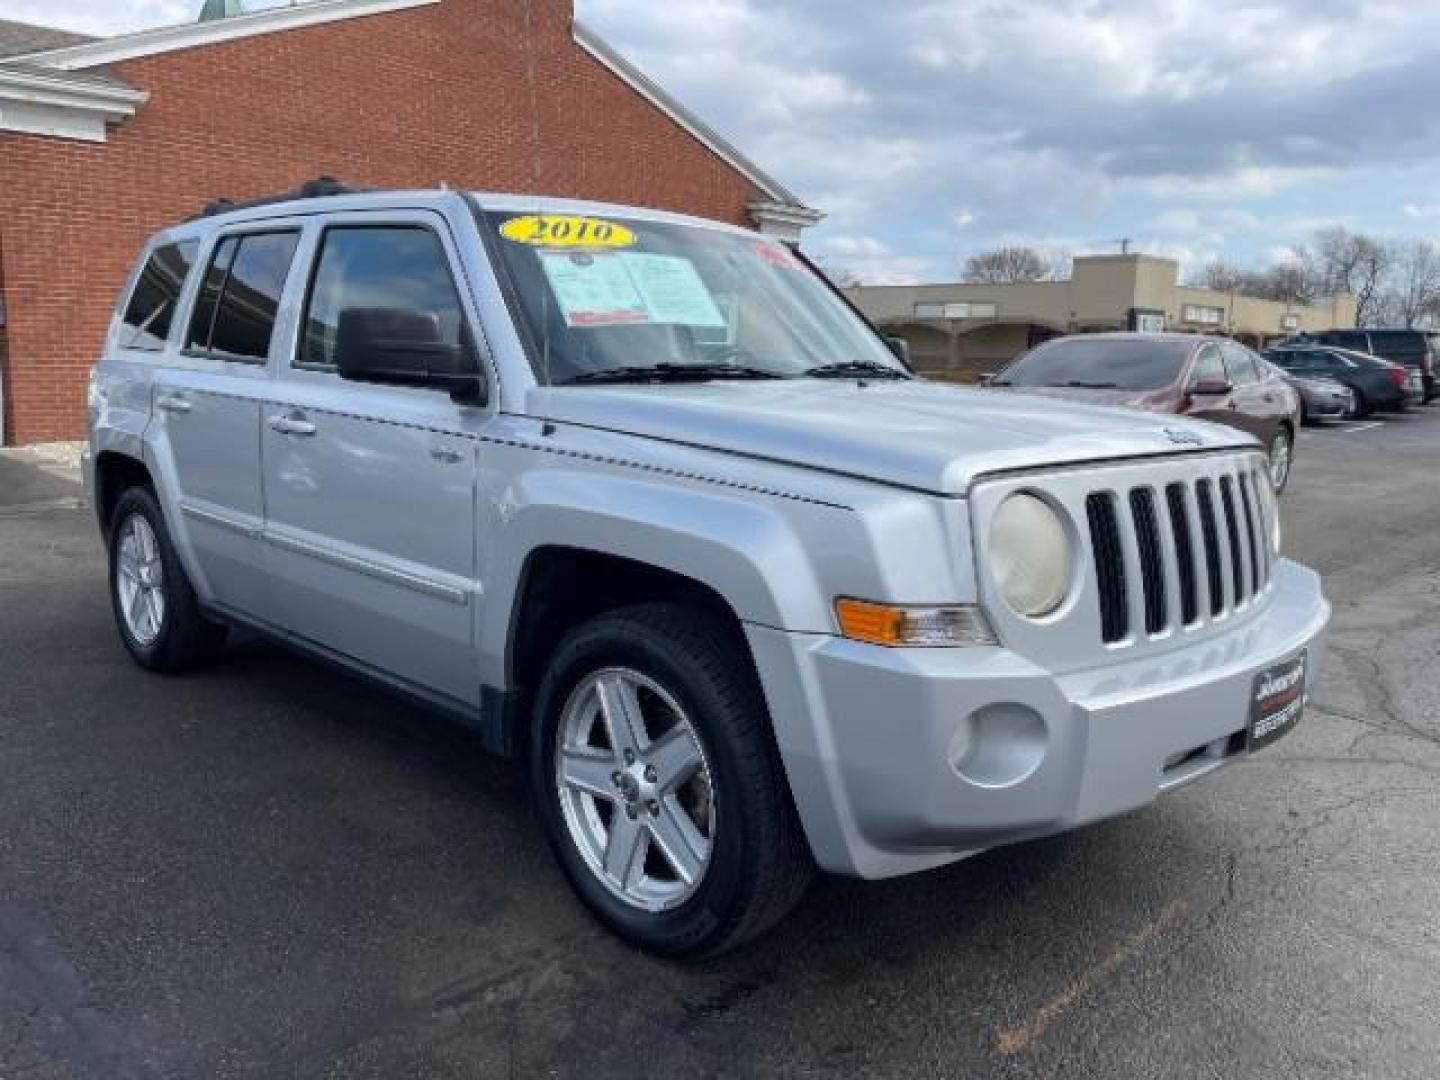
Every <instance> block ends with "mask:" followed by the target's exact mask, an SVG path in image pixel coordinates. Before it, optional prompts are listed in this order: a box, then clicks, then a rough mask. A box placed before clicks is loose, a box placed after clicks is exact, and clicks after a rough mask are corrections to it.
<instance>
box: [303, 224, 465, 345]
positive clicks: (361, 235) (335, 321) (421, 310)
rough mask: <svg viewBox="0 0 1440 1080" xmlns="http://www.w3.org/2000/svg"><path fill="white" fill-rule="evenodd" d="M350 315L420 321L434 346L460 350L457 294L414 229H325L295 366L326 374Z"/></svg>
mask: <svg viewBox="0 0 1440 1080" xmlns="http://www.w3.org/2000/svg"><path fill="white" fill-rule="evenodd" d="M351 308H370V309H381V310H386V311H404V312H407V313H410V314H420V315H424V316H425V317H426V318H427V320H428V321H429V322H430V323H431V324H432V325H434V326H435V327H437V328H438V334H439V336H438V337H437V338H436V339H435V341H436V343H437V344H442V345H463V344H465V342H466V340H467V338H466V330H465V318H464V314H463V312H462V310H461V307H460V294H459V291H458V290H457V289H456V287H455V278H454V276H453V275H452V274H451V273H450V264H449V261H448V259H447V258H446V256H445V248H444V247H443V246H442V245H441V243H440V238H439V237H438V236H436V235H435V233H434V232H432V231H431V230H429V229H427V228H423V227H421V226H406V225H394V226H374V225H360V226H353V227H352V226H343V225H341V226H332V227H331V228H329V229H327V230H326V231H325V237H324V239H323V241H322V242H321V247H320V256H319V259H318V261H317V262H316V265H315V276H314V279H313V281H312V282H311V285H310V299H309V302H308V303H307V305H306V310H305V322H304V327H305V333H304V337H303V338H302V339H301V342H300V355H299V357H298V363H299V364H300V365H301V366H303V367H316V368H333V367H334V366H335V342H336V338H337V335H338V333H339V328H340V316H341V313H342V312H344V311H346V310H347V309H351Z"/></svg>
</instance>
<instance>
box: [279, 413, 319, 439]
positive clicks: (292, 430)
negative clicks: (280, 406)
mask: <svg viewBox="0 0 1440 1080" xmlns="http://www.w3.org/2000/svg"><path fill="white" fill-rule="evenodd" d="M270 430H271V431H278V432H279V433H280V434H281V435H305V436H309V435H314V434H315V432H316V431H317V430H318V429H317V428H316V427H315V425H314V424H312V423H311V422H310V421H309V420H306V419H305V416H304V414H302V413H290V414H288V415H287V414H285V413H281V414H280V415H279V416H272V417H270Z"/></svg>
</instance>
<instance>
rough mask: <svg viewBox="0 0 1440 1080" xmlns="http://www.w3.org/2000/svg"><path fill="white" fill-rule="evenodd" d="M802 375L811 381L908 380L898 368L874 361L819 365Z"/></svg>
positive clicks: (846, 361)
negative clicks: (869, 378) (866, 376)
mask: <svg viewBox="0 0 1440 1080" xmlns="http://www.w3.org/2000/svg"><path fill="white" fill-rule="evenodd" d="M802 374H804V375H805V376H806V377H808V378H811V379H851V378H854V377H855V376H857V375H860V376H864V375H873V376H876V377H878V378H881V379H909V378H910V376H909V375H906V374H905V373H904V372H903V371H901V370H899V369H898V368H893V367H891V366H890V365H889V364H881V363H878V362H876V361H874V360H841V361H840V362H839V363H835V364H821V365H820V366H819V367H812V368H810V369H808V370H807V371H805V372H803V373H802Z"/></svg>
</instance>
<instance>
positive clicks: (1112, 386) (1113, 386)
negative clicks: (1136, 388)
mask: <svg viewBox="0 0 1440 1080" xmlns="http://www.w3.org/2000/svg"><path fill="white" fill-rule="evenodd" d="M1046 385H1047V386H1072V387H1074V388H1075V389H1076V390H1119V389H1120V387H1119V385H1118V384H1117V383H1113V382H1084V381H1082V380H1080V379H1071V380H1070V381H1069V382H1063V383H1047V384H1046Z"/></svg>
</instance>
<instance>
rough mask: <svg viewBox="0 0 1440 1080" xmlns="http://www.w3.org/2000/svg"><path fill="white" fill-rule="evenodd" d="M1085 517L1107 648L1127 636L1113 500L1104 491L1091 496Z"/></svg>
mask: <svg viewBox="0 0 1440 1080" xmlns="http://www.w3.org/2000/svg"><path fill="white" fill-rule="evenodd" d="M1085 514H1086V517H1087V518H1088V519H1089V523H1090V545H1091V547H1092V548H1093V550H1094V552H1095V583H1096V585H1097V587H1098V588H1099V590H1100V637H1101V640H1102V641H1104V642H1106V643H1107V644H1111V643H1114V642H1117V641H1122V640H1124V638H1125V635H1126V634H1128V633H1129V632H1130V612H1129V606H1130V605H1129V601H1128V599H1127V596H1126V590H1125V555H1124V551H1123V549H1122V547H1121V544H1120V524H1119V522H1118V521H1117V520H1116V515H1115V497H1114V496H1113V495H1111V494H1110V492H1108V491H1094V492H1091V493H1090V495H1088V496H1087V497H1086V499H1085Z"/></svg>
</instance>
